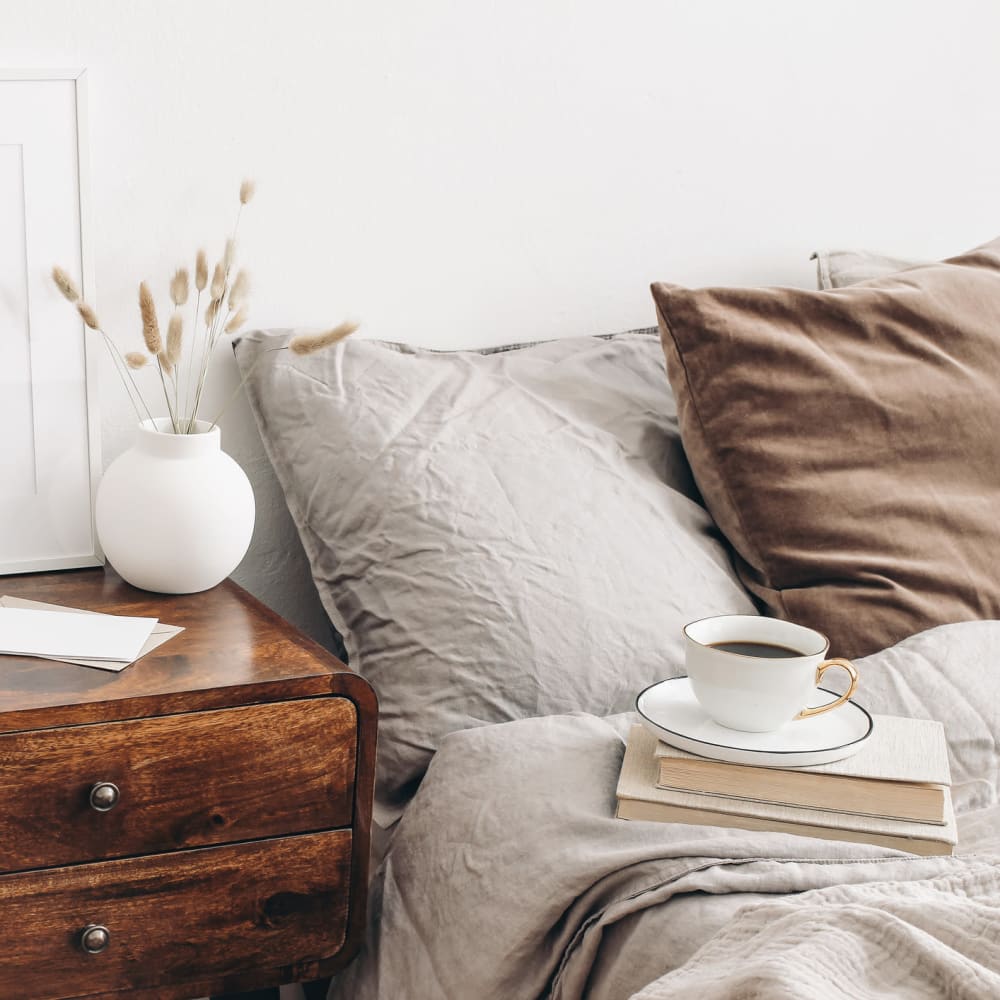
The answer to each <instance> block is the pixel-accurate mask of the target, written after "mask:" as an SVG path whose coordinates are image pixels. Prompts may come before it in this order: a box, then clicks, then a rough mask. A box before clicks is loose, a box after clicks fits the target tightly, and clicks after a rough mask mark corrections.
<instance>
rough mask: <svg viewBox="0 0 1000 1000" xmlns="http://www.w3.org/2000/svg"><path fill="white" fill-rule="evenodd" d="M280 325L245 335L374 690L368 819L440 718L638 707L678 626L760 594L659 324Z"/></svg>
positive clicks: (320, 570)
mask: <svg viewBox="0 0 1000 1000" xmlns="http://www.w3.org/2000/svg"><path fill="white" fill-rule="evenodd" d="M290 335H291V334H290V331H275V332H270V333H253V334H250V335H247V336H244V337H242V338H241V339H240V340H239V341H238V343H237V346H236V355H237V358H238V361H239V364H240V367H241V368H242V370H243V372H244V374H247V373H249V380H248V382H247V392H248V396H249V399H250V403H251V406H252V408H253V411H254V414H255V416H256V419H257V422H258V426H259V428H260V432H261V436H262V438H263V441H264V446H265V449H266V451H267V454H268V456H269V458H270V460H271V462H272V464H273V465H274V468H275V471H276V473H277V476H278V479H279V481H280V482H281V484H282V487H283V489H284V491H285V495H286V498H287V501H288V507H289V510H290V511H291V513H292V516H293V518H294V520H295V523H296V525H297V526H298V530H299V532H300V534H301V537H302V541H303V544H304V546H305V549H306V552H307V554H308V556H309V561H310V564H311V567H312V573H313V579H314V580H315V583H316V586H317V588H318V589H319V593H320V597H321V599H322V601H323V604H324V606H325V608H326V610H327V612H328V613H329V615H330V618H331V620H332V621H333V623H334V625H335V627H336V628H337V629H338V630H339V631H340V632H341V634H342V635H343V636H344V640H345V642H346V645H347V649H348V653H349V657H350V662H351V665H352V666H353V667H354V668H355V669H356V670H358V671H359V672H360V673H362V674H364V675H365V676H366V677H367V678H368V679H369V680H370V681H371V682H372V684H373V685H374V687H375V690H376V692H377V693H378V696H379V702H380V734H379V760H378V783H377V790H376V816H375V819H376V822H378V823H380V824H381V825H382V826H387V825H388V824H390V823H392V822H393V821H394V820H395V819H396V818H398V816H399V814H400V813H401V811H402V808H403V807H404V806H405V804H406V802H407V801H408V799H409V797H410V796H411V795H412V793H413V791H414V790H415V788H416V786H417V784H418V783H419V781H420V779H421V777H422V776H423V773H424V771H425V769H426V767H427V764H428V763H429V761H430V758H431V756H432V755H433V753H434V751H435V749H436V748H437V746H438V744H439V743H440V741H441V740H442V739H443V737H444V736H445V735H447V734H448V733H449V732H452V731H454V730H458V729H465V728H468V727H470V726H479V725H485V724H487V723H493V722H503V721H510V720H513V719H520V718H525V717H528V716H534V715H548V714H553V713H562V712H573V711H584V712H592V713H594V714H597V715H606V714H608V713H611V712H619V711H623V710H626V709H629V708H631V707H632V702H633V699H634V698H635V695H636V693H637V692H639V691H640V690H641V689H642V688H643V687H645V686H646V685H647V684H649V683H651V682H653V681H655V680H657V679H659V678H663V677H668V676H672V675H674V674H676V673H679V672H682V668H683V653H682V644H681V638H682V636H681V627H682V626H683V625H684V624H685V623H686V622H688V621H691V620H693V619H695V618H699V617H702V616H705V615H712V614H719V613H724V612H735V613H742V614H747V613H751V614H752V613H754V607H753V604H752V603H751V601H750V598H749V597H748V595H747V593H746V592H745V591H744V589H743V587H742V586H741V585H740V583H739V582H738V581H737V579H736V577H735V575H734V573H733V570H732V568H731V566H730V562H729V556H728V553H727V550H726V549H725V548H724V547H723V543H722V542H721V541H720V537H719V535H718V533H717V530H716V528H715V526H714V524H713V522H712V521H711V519H710V517H709V515H708V514H707V512H706V511H705V510H704V508H703V507H702V506H701V504H700V502H699V501H698V499H697V494H696V491H695V488H694V485H693V482H692V480H691V476H690V471H689V469H688V466H687V462H686V460H685V458H684V455H683V451H682V450H681V445H680V437H679V434H678V430H677V421H676V411H675V407H674V403H673V399H672V397H671V393H670V389H669V386H668V384H667V380H666V375H665V371H664V361H663V354H662V351H661V349H660V344H659V339H658V337H657V335H656V332H655V331H654V330H646V331H634V332H630V333H624V334H619V335H615V336H611V337H581V338H573V339H567V340H558V341H549V342H546V343H539V344H532V345H523V346H516V347H512V348H505V349H498V350H496V349H495V350H492V351H479V352H477V351H455V352H437V351H430V350H419V349H415V348H410V347H405V346H403V345H400V344H389V343H382V342H376V341H366V340H351V341H348V342H346V343H344V344H343V345H340V346H338V347H336V348H333V349H330V350H328V351H327V352H324V353H318V354H314V355H311V356H307V357H297V356H295V355H292V354H291V353H290V352H288V351H279V352H277V353H265V352H268V351H270V350H271V349H272V348H274V347H278V346H281V345H283V344H285V343H286V342H287V340H288V338H289V336H290ZM258 359H259V361H260V363H259V364H256V365H255V362H257V361H258Z"/></svg>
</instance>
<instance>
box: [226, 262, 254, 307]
mask: <svg viewBox="0 0 1000 1000" xmlns="http://www.w3.org/2000/svg"><path fill="white" fill-rule="evenodd" d="M249 291H250V275H249V274H247V273H246V271H244V270H243V269H242V268H240V270H239V272H238V273H237V275H236V280H235V281H234V282H233V287H232V288H230V289H229V308H230V309H236V308H238V307H239V306H241V305H243V302H244V300H245V299H246V297H247V293H248V292H249Z"/></svg>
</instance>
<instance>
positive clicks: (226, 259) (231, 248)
mask: <svg viewBox="0 0 1000 1000" xmlns="http://www.w3.org/2000/svg"><path fill="white" fill-rule="evenodd" d="M235 259H236V240H226V249H225V252H224V253H223V254H222V266H223V267H224V268H225V270H226V274H229V271H230V269H231V268H232V266H233V261H234V260H235Z"/></svg>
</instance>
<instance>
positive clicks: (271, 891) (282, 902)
mask: <svg viewBox="0 0 1000 1000" xmlns="http://www.w3.org/2000/svg"><path fill="white" fill-rule="evenodd" d="M350 858H351V834H350V831H333V832H327V833H316V834H305V835H302V836H297V837H290V838H283V839H279V840H266V841H258V842H256V843H252V844H239V845H235V846H227V847H214V848H205V849H200V850H194V851H187V852H183V853H181V854H175V855H166V856H157V857H151V858H134V859H129V860H125V861H106V862H103V863H101V864H95V865H80V866H76V867H72V868H57V869H51V870H49V871H46V872H25V873H22V874H17V875H6V876H3V877H0V908H2V912H3V913H4V916H5V918H6V919H7V920H8V921H9V923H10V926H11V927H12V928H16V933H17V948H16V949H14V948H6V949H3V951H0V996H3V997H11V998H14V997H24V998H28V997H31V998H42V997H44V998H48V1000H56V998H64V997H83V996H88V995H93V994H100V993H103V992H118V993H120V992H121V991H123V990H129V989H139V990H141V989H145V988H157V987H158V986H159V985H160V984H162V983H165V982H168V983H175V984H184V983H194V982H196V981H199V980H204V979H206V978H208V979H218V981H219V982H220V984H221V983H222V982H224V981H225V977H226V975H227V974H240V975H246V974H247V972H248V970H255V969H261V970H265V972H266V970H268V969H274V968H275V967H282V966H293V965H295V964H297V963H301V962H302V961H306V962H312V961H319V960H321V959H322V958H324V957H325V956H328V955H333V954H335V953H336V952H337V951H338V949H339V948H340V947H341V945H342V943H343V940H344V933H345V926H346V921H347V894H346V888H347V884H348V880H349V878H350V874H349V872H350ZM91 923H98V924H104V925H105V926H106V927H107V928H108V930H109V931H110V934H111V942H110V945H109V946H108V948H107V950H106V951H104V952H102V953H100V954H98V955H88V954H86V953H84V952H83V951H82V950H81V949H80V947H79V936H80V932H81V930H82V929H83V928H84V927H86V926H87V925H88V924H91ZM126 995H127V994H126ZM189 995H190V996H197V995H198V994H197V993H191V994H189Z"/></svg>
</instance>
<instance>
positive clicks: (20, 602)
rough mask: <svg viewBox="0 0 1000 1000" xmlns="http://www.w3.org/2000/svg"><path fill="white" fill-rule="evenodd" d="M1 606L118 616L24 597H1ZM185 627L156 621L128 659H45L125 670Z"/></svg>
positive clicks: (100, 668) (46, 658)
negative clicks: (138, 648) (137, 650)
mask: <svg viewBox="0 0 1000 1000" xmlns="http://www.w3.org/2000/svg"><path fill="white" fill-rule="evenodd" d="M0 608H22V609H26V610H36V611H62V612H66V613H69V614H79V615H97V616H98V617H101V618H117V617H118V616H117V615H103V614H101V612H99V611H89V610H87V609H86V608H65V607H63V606H62V605H59V604H45V603H43V602H42V601H29V600H27V599H25V598H23V597H0ZM183 631H184V629H183V627H182V626H180V625H167V624H166V623H164V622H161V621H156V622H155V624H154V625H153V630H152V632H151V633H150V635H149V637H148V638H147V639H146V641H145V642H144V643H143V645H142V648H141V649H140V650H139V652H138V654H137V655H136V656H134V657H133V658H132V659H130V660H128V659H125V660H103V659H102V660H93V659H83V658H79V657H64V656H52V655H47V654H42V655H41V659H43V660H59V661H60V662H63V663H75V664H78V665H79V666H81V667H96V668H97V669H98V670H111V671H114V672H116V673H117V672H118V671H120V670H124V669H125V667H127V666H128V665H129V664H130V663H135V661H136V660H139V659H141V658H142V657H143V656H145V655H146V654H147V653H148V652H150V651H151V650H154V649H156V647H157V646H162V645H163V643H165V642H166V641H167V640H168V639H172V638H173V637H174V636H175V635H177V634H178V633H179V632H183Z"/></svg>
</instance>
